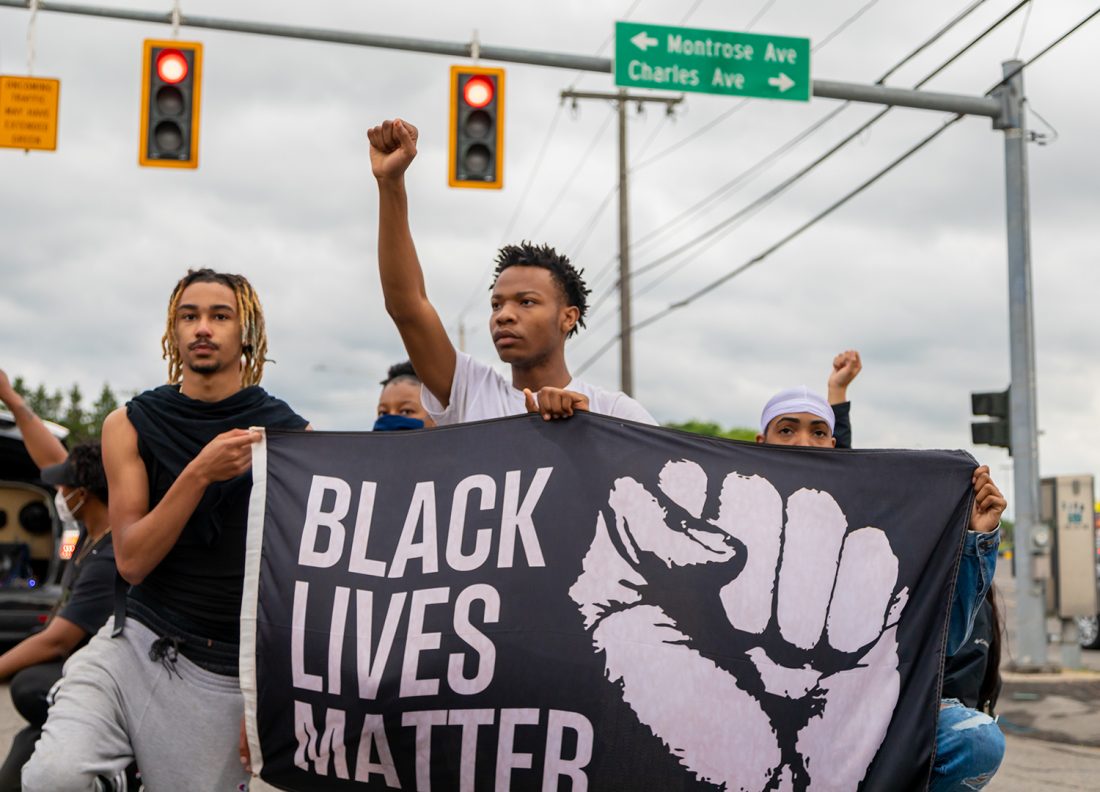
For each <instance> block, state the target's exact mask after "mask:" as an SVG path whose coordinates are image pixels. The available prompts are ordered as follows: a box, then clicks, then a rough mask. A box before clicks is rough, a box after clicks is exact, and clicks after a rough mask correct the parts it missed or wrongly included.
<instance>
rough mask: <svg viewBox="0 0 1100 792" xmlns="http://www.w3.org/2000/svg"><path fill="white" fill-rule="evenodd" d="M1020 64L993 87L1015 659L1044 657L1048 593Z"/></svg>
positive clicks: (1025, 664) (1040, 661)
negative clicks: (997, 111) (997, 110)
mask: <svg viewBox="0 0 1100 792" xmlns="http://www.w3.org/2000/svg"><path fill="white" fill-rule="evenodd" d="M1023 66H1024V64H1023V63H1021V62H1020V61H1016V60H1011V61H1005V62H1004V63H1003V64H1001V68H1002V70H1003V74H1004V77H1005V83H1004V84H1003V85H1002V86H1001V87H1000V88H999V89H998V91H997V93H996V94H995V95H996V96H997V97H998V98H999V99H1000V100H1001V102H1002V105H1003V107H1004V110H1003V113H1002V115H1001V117H1000V118H999V119H997V120H996V121H995V122H994V127H995V128H997V129H1001V130H1003V131H1004V136H1005V206H1006V210H1007V211H1006V219H1007V230H1008V333H1009V358H1010V364H1011V372H1012V387H1011V388H1010V389H1009V411H1008V412H1009V438H1010V441H1009V442H1010V443H1011V445H1012V461H1013V465H1014V470H1013V476H1012V483H1013V490H1014V493H1013V494H1014V496H1015V501H1016V503H1015V509H1016V536H1015V540H1016V541H1015V543H1014V544H1015V546H1014V548H1013V558H1012V562H1013V564H1014V565H1015V571H1016V585H1017V591H1016V616H1017V620H1018V625H1019V626H1018V630H1017V639H1016V640H1017V647H1016V657H1017V659H1016V663H1015V664H1016V666H1017V667H1018V668H1019V669H1020V670H1035V669H1041V668H1043V667H1044V666H1046V665H1047V632H1046V596H1045V592H1044V588H1043V583H1042V581H1041V580H1037V579H1036V578H1037V577H1038V575H1037V574H1036V570H1035V562H1034V557H1035V548H1034V547H1033V546H1032V537H1034V536H1035V535H1036V533H1037V532H1038V531H1040V530H1042V525H1041V517H1040V513H1039V424H1038V418H1037V410H1036V405H1035V401H1036V398H1035V331H1034V313H1033V311H1032V307H1031V303H1032V291H1031V220H1030V208H1029V205H1028V179H1027V143H1028V134H1027V123H1026V120H1027V119H1026V113H1025V99H1024V73H1023Z"/></svg>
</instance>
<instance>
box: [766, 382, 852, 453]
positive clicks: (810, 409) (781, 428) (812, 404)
mask: <svg viewBox="0 0 1100 792" xmlns="http://www.w3.org/2000/svg"><path fill="white" fill-rule="evenodd" d="M835 428H836V418H835V417H834V415H833V408H832V407H830V406H829V403H828V402H827V401H825V399H824V398H822V397H821V396H818V395H817V394H816V393H814V392H813V391H811V390H810V389H809V388H807V387H806V386H805V385H803V386H801V387H798V388H788V389H787V390H781V391H779V393H777V394H775V395H774V396H772V397H771V398H770V399H768V403H767V404H765V405H764V410H763V412H761V413H760V434H758V435H757V436H756V442H758V443H772V444H776V445H793V446H816V447H818V448H834V447H835V446H836V438H835V437H834V436H833V430H834V429H835Z"/></svg>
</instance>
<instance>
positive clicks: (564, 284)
mask: <svg viewBox="0 0 1100 792" xmlns="http://www.w3.org/2000/svg"><path fill="white" fill-rule="evenodd" d="M496 265H497V268H496V271H495V273H494V275H493V283H492V285H491V286H490V287H489V288H490V289H491V288H492V287H493V286H496V283H497V279H498V278H499V277H500V273H502V272H504V270H506V269H508V268H509V267H515V266H521V267H542V268H543V269H545V270H549V271H550V275H551V276H552V277H553V278H554V281H555V282H556V283H557V284H558V286H560V287H561V290H562V293H563V294H564V295H565V303H566V305H569V306H571V307H575V308H576V309H577V310H578V311H579V312H580V315H579V316H578V317H577V323H576V324H575V325H573V329H572V330H570V331H569V335H570V336H572V335H573V334H575V333H576V332H577V329H578V328H581V327H584V315H585V314H586V313H587V312H588V295H589V294H591V293H592V290H591V289H589V288H588V287H587V286H585V285H584V278H583V277H582V274H583V273H584V270H578V269H577V268H576V267H574V266H573V265H572V264H571V263H570V261H569V257H568V256H566V255H564V254H562V253H559V252H558V251H556V250H554V248H552V247H550V246H549V245H533V244H531V243H530V242H526V241H524V242H520V243H519V244H518V245H505V246H504V247H502V248H501V249H500V251H499V252H498V253H497V259H496Z"/></svg>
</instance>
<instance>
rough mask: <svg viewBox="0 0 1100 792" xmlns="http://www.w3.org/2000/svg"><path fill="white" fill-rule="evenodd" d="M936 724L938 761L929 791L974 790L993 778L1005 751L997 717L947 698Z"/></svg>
mask: <svg viewBox="0 0 1100 792" xmlns="http://www.w3.org/2000/svg"><path fill="white" fill-rule="evenodd" d="M942 705H943V708H942V709H941V710H940V719H939V724H938V725H937V726H936V762H935V764H934V765H933V766H932V782H931V783H930V784H929V785H928V790H929V792H956V791H957V792H971V790H976V789H981V788H983V787H984V786H985V785H986V784H988V783H989V781H990V779H992V778H993V774H994V773H996V772H997V768H998V767H1000V766H1001V759H1003V758H1004V754H1005V738H1004V735H1003V734H1001V729H1000V727H999V726H997V724H996V723H995V722H994V720H993V719H992V718H991V717H989V716H988V715H986V714H985V713H984V712H978V711H977V710H972V709H970V708H968V707H966V706H964V705H963V703H962V702H960V701H959V700H958V699H944V700H943V701H942Z"/></svg>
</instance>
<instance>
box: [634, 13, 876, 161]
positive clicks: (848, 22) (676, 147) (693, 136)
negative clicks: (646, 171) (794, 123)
mask: <svg viewBox="0 0 1100 792" xmlns="http://www.w3.org/2000/svg"><path fill="white" fill-rule="evenodd" d="M774 1H775V0H772V3H769V4H767V5H766V7H765V8H764V9H762V11H761V12H758V15H762V13H763V12H765V11H767V10H768V8H770V7H771V5H773V4H774ZM880 2H882V0H870V1H869V2H868V3H867V4H866V5H864V6H863V7H862V8H861V9H860V10H858V11H856V12H855V13H854V14H852V15H851V16H850V17H848V18H847V19H845V20H844V21H843V22H841V23H840V24H839V25H837V26H836V27H835V28H833V30H831V31H830V32H829V33H828V34H826V36H825V39H824V40H823V41H822V42H821V43H820V44H815V45H814V46H813V49H812V50H811V51H812V52H818V51H819V50H820V49H821V48H822V47H824V46H826V45H827V44H829V42H831V41H832V40H833V39H834V38H836V36H837V35H838V34H839V33H840V32H842V31H844V30H845V29H846V28H847V27H848V26H849V25H851V24H852V23H853V22H855V21H856V20H857V19H859V17H861V16H863V14H864V13H866V12H867V11H869V10H870V9H871V7H872V6H874V5H876V4H878V3H880ZM756 21H757V20H756V19H754V20H753V21H752V22H750V23H749V25H750V28H751V25H753V24H755V23H756ZM750 101H751V100H749V99H742V100H741V101H739V102H738V103H737V104H735V105H734V106H733V107H731V108H730V109H729V110H726V111H725V112H723V113H721V114H719V115H718V116H716V117H715V118H714V119H713V120H711V121H708V122H707V123H706V124H704V125H703V126H702V127H700V128H699V129H696V130H695V131H694V132H692V133H691V134H689V135H688V136H687V137H685V138H683V139H682V140H679V141H677V142H676V143H674V144H672V145H671V146H668V147H667V148H664V149H661V150H660V151H658V152H657V153H656V154H654V155H653V156H652V157H650V158H649V159H647V160H645V161H643V162H639V163H638V164H637V165H635V166H634V167H633V168H631V171H639V170H641V169H642V168H648V167H649V166H650V165H652V164H653V163H655V162H658V161H659V160H662V159H664V158H665V157H667V156H668V155H669V154H672V153H674V152H676V151H679V150H680V149H682V148H683V147H684V145H685V144H687V143H690V142H691V141H692V140H695V139H696V138H697V137H699V136H700V135H704V134H706V133H707V132H709V131H710V130H712V129H714V127H716V126H718V125H719V124H721V123H722V122H723V121H725V120H726V119H728V118H730V117H731V116H733V115H734V114H735V113H738V112H740V111H741V110H742V109H744V107H745V106H746V105H747V104H749V103H750Z"/></svg>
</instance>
